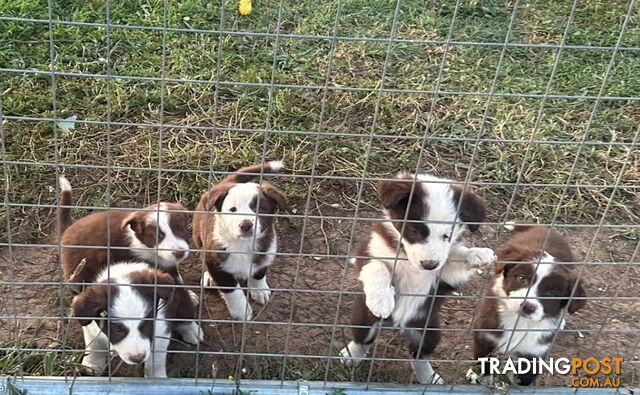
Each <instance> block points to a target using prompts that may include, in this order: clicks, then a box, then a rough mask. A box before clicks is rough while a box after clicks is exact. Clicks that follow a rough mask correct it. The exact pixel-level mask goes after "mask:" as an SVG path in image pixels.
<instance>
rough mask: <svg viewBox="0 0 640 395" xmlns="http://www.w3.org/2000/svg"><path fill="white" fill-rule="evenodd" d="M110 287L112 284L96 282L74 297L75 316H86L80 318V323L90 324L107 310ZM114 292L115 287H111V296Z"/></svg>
mask: <svg viewBox="0 0 640 395" xmlns="http://www.w3.org/2000/svg"><path fill="white" fill-rule="evenodd" d="M109 287H111V286H110V285H107V284H94V285H91V286H89V287H87V288H86V289H85V290H84V291H83V292H82V293H80V294H79V295H76V296H75V297H74V298H73V302H71V311H72V312H73V316H74V317H85V318H83V319H79V320H78V322H80V325H82V326H87V325H89V324H90V323H91V322H92V321H93V320H94V319H95V318H99V317H100V314H102V312H104V311H107V306H108V300H107V298H108V296H109V295H108V288H109ZM114 292H115V289H114V288H113V287H111V297H113V294H114Z"/></svg>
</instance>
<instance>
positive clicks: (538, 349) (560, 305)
mask: <svg viewBox="0 0 640 395" xmlns="http://www.w3.org/2000/svg"><path fill="white" fill-rule="evenodd" d="M508 228H509V229H513V230H514V231H515V233H514V234H513V236H512V237H511V239H510V240H508V241H507V242H506V243H505V244H504V245H502V246H501V247H499V248H498V249H497V250H496V252H497V255H498V263H497V264H496V272H495V274H494V276H493V277H492V279H491V280H490V284H489V287H488V289H487V290H486V292H485V298H484V299H483V300H482V303H481V305H480V314H479V318H478V320H477V321H476V323H475V328H476V329H478V330H481V331H475V332H474V355H475V358H482V357H486V356H489V355H491V354H498V355H505V354H507V355H511V354H515V355H516V356H517V357H519V358H530V359H531V358H536V357H544V356H545V355H546V354H547V352H548V351H549V347H550V343H551V339H552V338H553V334H554V333H555V332H556V330H558V329H562V328H564V318H563V316H564V314H563V313H562V312H563V310H564V309H565V308H566V309H567V310H568V311H569V313H575V312H576V311H577V310H579V309H581V308H582V307H584V305H585V304H586V300H585V299H584V298H585V296H586V294H585V291H584V288H583V287H582V284H581V283H580V282H579V281H578V279H577V269H576V268H575V266H574V265H572V264H563V263H562V262H568V263H570V262H575V258H574V256H573V253H572V252H571V248H570V247H569V244H568V243H567V241H566V240H565V239H564V237H562V235H560V234H559V233H557V232H555V231H553V230H552V229H549V228H548V227H535V226H532V225H525V224H511V225H509V226H508ZM545 240H546V244H545ZM543 248H544V249H543ZM468 377H470V378H472V377H473V373H472V372H469V373H468ZM518 378H519V379H520V384H522V385H529V384H531V383H532V382H533V381H534V380H535V375H534V374H532V373H530V374H526V375H520V376H519V377H518Z"/></svg>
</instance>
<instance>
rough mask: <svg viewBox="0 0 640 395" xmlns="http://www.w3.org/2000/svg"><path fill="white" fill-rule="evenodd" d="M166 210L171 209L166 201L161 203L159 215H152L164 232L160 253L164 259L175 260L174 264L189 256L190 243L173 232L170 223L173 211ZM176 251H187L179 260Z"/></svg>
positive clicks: (159, 247)
mask: <svg viewBox="0 0 640 395" xmlns="http://www.w3.org/2000/svg"><path fill="white" fill-rule="evenodd" d="M166 210H170V208H169V207H168V206H167V205H166V204H165V203H160V213H159V215H153V214H152V217H153V218H154V219H157V221H158V222H157V223H158V227H159V228H160V230H161V231H162V232H164V239H162V241H161V242H160V244H158V255H159V256H160V257H161V258H162V260H163V261H165V262H172V261H173V262H175V263H174V265H177V264H179V263H180V262H182V261H183V260H185V259H187V257H188V256H189V243H187V241H186V240H184V239H182V238H180V237H178V236H176V234H175V233H173V229H171V225H170V224H169V220H170V216H171V213H170V212H169V211H166ZM174 251H185V254H184V256H183V258H182V259H180V260H178V259H177V258H176V257H175V255H173V252H174Z"/></svg>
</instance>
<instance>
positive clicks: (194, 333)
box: [179, 322, 204, 344]
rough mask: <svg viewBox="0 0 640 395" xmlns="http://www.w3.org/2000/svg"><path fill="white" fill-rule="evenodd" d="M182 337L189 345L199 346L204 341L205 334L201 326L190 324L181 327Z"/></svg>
mask: <svg viewBox="0 0 640 395" xmlns="http://www.w3.org/2000/svg"><path fill="white" fill-rule="evenodd" d="M179 328H180V329H179V332H180V336H182V340H184V341H185V342H187V343H189V344H198V343H200V342H202V341H204V332H203V331H202V328H200V325H198V324H196V323H195V322H191V323H189V325H182V326H180V327H179Z"/></svg>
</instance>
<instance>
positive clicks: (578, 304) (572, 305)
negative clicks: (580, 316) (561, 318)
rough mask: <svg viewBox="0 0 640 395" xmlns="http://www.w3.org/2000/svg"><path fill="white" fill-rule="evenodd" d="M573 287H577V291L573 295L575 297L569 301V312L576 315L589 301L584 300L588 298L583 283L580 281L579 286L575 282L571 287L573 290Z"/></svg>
mask: <svg viewBox="0 0 640 395" xmlns="http://www.w3.org/2000/svg"><path fill="white" fill-rule="evenodd" d="M573 286H575V287H576V290H575V292H574V293H573V297H572V298H571V299H570V301H569V307H568V311H569V313H570V314H573V313H575V312H576V311H578V310H580V309H581V308H583V307H584V306H585V305H586V304H587V300H586V299H584V298H586V296H587V293H586V292H585V291H584V288H583V287H582V281H578V284H577V285H576V283H575V282H574V283H573V284H572V286H571V287H572V289H573ZM576 298H580V299H576Z"/></svg>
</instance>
